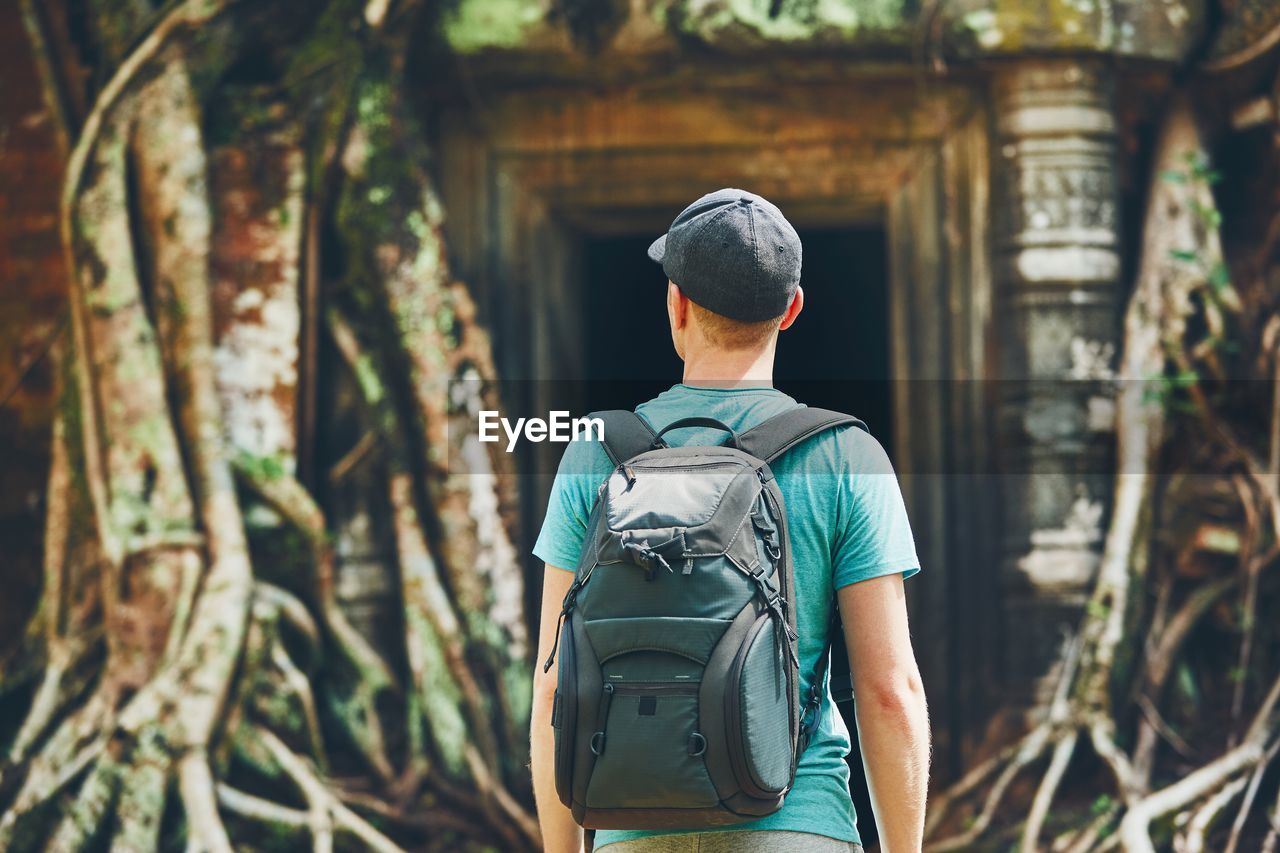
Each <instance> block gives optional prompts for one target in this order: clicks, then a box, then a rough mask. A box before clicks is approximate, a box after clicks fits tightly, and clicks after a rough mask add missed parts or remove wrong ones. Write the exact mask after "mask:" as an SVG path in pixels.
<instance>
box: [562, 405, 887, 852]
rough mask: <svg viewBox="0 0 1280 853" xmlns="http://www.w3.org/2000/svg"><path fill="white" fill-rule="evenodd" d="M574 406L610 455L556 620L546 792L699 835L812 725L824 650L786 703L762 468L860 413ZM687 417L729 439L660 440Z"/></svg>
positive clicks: (789, 660) (762, 792) (789, 648)
mask: <svg viewBox="0 0 1280 853" xmlns="http://www.w3.org/2000/svg"><path fill="white" fill-rule="evenodd" d="M591 417H595V418H600V419H601V420H602V421H603V424H604V447H605V450H606V451H607V452H608V454H609V457H610V459H611V460H612V461H613V462H614V464H615V466H616V467H615V468H614V470H613V472H612V473H611V474H610V475H609V477H608V479H607V480H606V481H605V482H604V483H603V484H601V486H600V489H599V492H598V494H597V497H596V501H595V505H594V507H593V508H592V512H591V518H590V521H589V522H588V526H587V536H586V539H585V541H584V543H583V548H582V556H581V558H580V559H579V561H578V565H577V569H576V573H575V578H574V581H573V584H572V585H571V586H570V588H569V591H568V593H567V594H566V595H565V598H564V605H563V608H562V609H561V612H560V620H559V623H558V625H557V635H558V636H557V642H558V650H559V655H560V670H559V680H558V685H557V690H556V696H555V707H554V710H553V712H552V725H553V726H554V727H555V741H556V746H555V776H556V790H557V792H558V793H559V795H560V799H561V801H562V802H563V803H564V804H565V805H566V806H568V807H569V808H570V809H571V810H572V812H573V816H574V818H575V820H577V822H578V823H580V824H582V825H583V826H585V827H588V828H591V829H663V828H666V829H701V828H709V827H716V826H725V825H730V824H735V823H741V822H744V821H749V820H754V819H756V818H759V817H762V816H764V815H767V814H771V813H773V812H775V811H777V810H778V809H779V808H781V807H782V803H783V799H784V797H785V796H786V794H787V791H788V790H790V788H791V785H792V783H793V781H794V778H795V770H796V765H797V763H798V761H799V758H800V755H801V753H803V751H804V749H805V747H806V746H807V745H808V742H809V739H810V738H811V737H812V735H813V732H814V731H816V729H817V727H818V722H819V715H820V710H821V703H822V690H823V681H824V679H825V676H826V671H827V666H828V662H829V659H830V655H829V654H828V653H827V652H824V653H823V654H822V656H821V657H820V658H819V662H818V665H817V667H816V670H815V672H814V674H813V680H812V685H813V689H812V691H811V693H810V695H809V697H808V699H807V701H806V702H805V704H804V705H803V706H801V704H800V701H799V696H798V684H799V660H798V658H797V645H796V641H797V639H798V637H797V634H796V615H795V601H794V597H793V596H794V589H795V584H794V580H793V574H792V565H791V549H790V544H789V541H788V537H787V516H786V511H785V508H784V507H783V501H782V493H781V492H780V491H779V489H778V486H777V483H776V482H775V481H774V479H773V474H772V472H771V471H770V469H769V463H770V462H772V461H773V460H775V459H777V458H778V457H779V456H781V455H782V454H784V453H786V452H787V451H788V450H790V449H791V448H793V447H795V446H796V445H798V444H800V443H801V442H802V441H804V440H806V439H808V438H810V437H812V436H814V435H817V434H819V433H821V432H824V431H825V430H829V429H833V428H836V427H841V426H848V425H853V426H858V427H861V428H862V429H866V425H865V424H863V423H862V421H860V420H858V419H857V418H854V417H851V416H849V415H843V414H840V413H839V412H831V411H827V410H824V409H812V408H807V407H800V408H797V409H793V410H791V411H788V412H785V413H783V414H780V415H778V416H776V417H773V418H770V419H769V420H767V421H765V422H764V423H762V424H760V425H759V426H756V427H754V428H752V429H750V430H747V431H746V432H743V433H742V434H741V435H738V434H736V433H735V432H734V431H733V430H732V429H730V428H729V427H727V426H725V425H724V424H722V423H720V422H719V421H717V420H713V419H711V418H702V417H693V418H684V419H683V420H678V421H676V422H674V423H672V424H670V425H669V426H667V427H666V428H665V429H663V430H662V432H661V433H657V434H655V433H654V432H653V431H652V429H650V427H649V425H648V424H647V423H646V422H645V421H644V420H643V419H642V418H640V417H639V416H638V415H636V414H634V413H633V412H627V411H610V412H601V413H596V414H593V415H592V416H591ZM695 426H701V427H714V428H717V429H720V430H723V431H725V432H727V433H728V434H729V441H728V443H727V444H726V445H724V446H712V447H668V446H667V445H666V443H665V442H663V440H662V435H663V434H664V433H666V432H668V431H669V430H673V429H679V428H681V427H695ZM833 613H834V608H833ZM830 639H831V638H830V637H828V651H829V648H830ZM555 656H556V651H555V650H554V649H553V651H552V653H551V656H550V657H549V658H548V659H547V662H546V664H545V666H544V670H549V669H550V668H551V665H552V663H553V661H554V660H555Z"/></svg>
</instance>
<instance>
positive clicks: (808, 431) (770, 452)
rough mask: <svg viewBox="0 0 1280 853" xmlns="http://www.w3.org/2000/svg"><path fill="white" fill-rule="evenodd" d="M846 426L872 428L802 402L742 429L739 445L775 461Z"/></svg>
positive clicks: (769, 460)
mask: <svg viewBox="0 0 1280 853" xmlns="http://www.w3.org/2000/svg"><path fill="white" fill-rule="evenodd" d="M842 426H856V427H858V428H859V429H862V430H865V431H867V432H870V430H868V429H867V425H866V424H865V423H863V422H862V421H861V420H859V419H858V418H855V417H854V416H853V415H846V414H843V413H842V412H833V411H831V410H830V409H813V408H810V407H808V406H801V407H800V408H798V409H792V410H791V411H789V412H783V413H782V414H780V415H774V416H773V417H771V418H769V420H767V421H765V422H764V423H762V424H759V425H757V426H754V427H752V428H751V429H749V430H747V431H746V432H744V433H742V435H740V436H738V447H739V448H740V449H741V450H745V451H746V452H747V453H750V454H751V455H752V456H754V457H756V458H757V459H763V460H764V461H765V462H772V461H773V460H775V459H777V458H778V457H779V456H781V455H782V454H784V453H786V452H787V451H788V450H790V449H791V448H793V447H795V446H796V445H797V444H799V443H800V442H802V441H804V440H805V439H807V438H810V437H812V436H815V435H817V434H818V433H820V432H823V431H825V430H829V429H835V428H836V427H842ZM605 428H606V429H607V428H608V425H607V424H606V427H605Z"/></svg>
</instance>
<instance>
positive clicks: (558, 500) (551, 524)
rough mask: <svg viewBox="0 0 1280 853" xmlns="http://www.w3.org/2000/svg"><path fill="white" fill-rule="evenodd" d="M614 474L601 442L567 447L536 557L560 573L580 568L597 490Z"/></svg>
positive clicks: (580, 443)
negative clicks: (578, 566)
mask: <svg viewBox="0 0 1280 853" xmlns="http://www.w3.org/2000/svg"><path fill="white" fill-rule="evenodd" d="M612 470H613V465H612V463H610V461H609V456H608V454H606V453H605V452H604V448H603V447H601V446H600V443H599V442H597V441H573V442H570V443H569V444H568V445H566V446H565V451H564V455H563V456H562V457H561V458H560V467H559V469H558V470H557V471H556V478H555V482H554V483H553V484H552V485H551V496H550V497H549V498H548V500H547V515H546V518H544V519H543V521H542V529H541V530H540V531H539V532H538V541H537V542H535V543H534V546H533V554H534V556H535V557H537V558H538V559H539V560H542V561H543V562H544V563H546V564H547V565H550V566H556V567H557V568H561V569H569V570H570V571H572V570H574V569H575V568H576V567H577V565H578V557H579V556H581V554H582V543H583V541H584V540H585V539H586V536H587V521H588V519H589V518H590V517H591V504H592V502H593V501H594V500H595V495H596V489H598V488H599V486H600V483H602V482H603V481H604V478H605V477H607V476H608V475H609V472H610V471H612Z"/></svg>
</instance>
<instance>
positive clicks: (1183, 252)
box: [1169, 249, 1200, 263]
mask: <svg viewBox="0 0 1280 853" xmlns="http://www.w3.org/2000/svg"><path fill="white" fill-rule="evenodd" d="M1169 257H1170V258H1172V259H1173V260H1175V261H1186V262H1188V263H1190V262H1193V261H1197V260H1199V259H1200V256H1199V255H1198V254H1196V252H1195V250H1194V249H1170V250H1169Z"/></svg>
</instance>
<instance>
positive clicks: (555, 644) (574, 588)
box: [542, 580, 582, 672]
mask: <svg viewBox="0 0 1280 853" xmlns="http://www.w3.org/2000/svg"><path fill="white" fill-rule="evenodd" d="M581 586H582V584H580V583H579V582H578V581H576V580H575V581H574V582H573V583H572V584H570V585H569V591H568V592H566V593H565V595H564V604H563V605H561V607H560V615H559V616H558V617H557V618H556V638H555V639H554V640H552V642H551V654H549V655H547V662H546V663H544V664H543V665H542V671H543V672H548V671H550V669H551V664H553V663H555V660H556V651H557V650H558V649H559V648H560V629H561V628H563V627H564V620H565V618H566V617H567V616H568V615H569V614H570V613H572V612H573V605H574V604H575V603H577V599H578V589H579V588H580V587H581Z"/></svg>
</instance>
